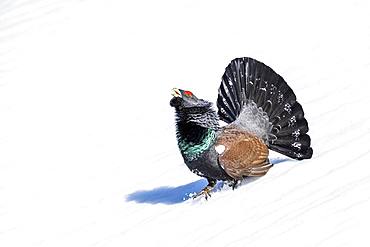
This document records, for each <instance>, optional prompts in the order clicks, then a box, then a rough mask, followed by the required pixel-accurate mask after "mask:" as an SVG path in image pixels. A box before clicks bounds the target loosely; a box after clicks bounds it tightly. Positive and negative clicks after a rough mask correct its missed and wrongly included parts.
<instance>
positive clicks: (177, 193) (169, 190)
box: [126, 158, 291, 204]
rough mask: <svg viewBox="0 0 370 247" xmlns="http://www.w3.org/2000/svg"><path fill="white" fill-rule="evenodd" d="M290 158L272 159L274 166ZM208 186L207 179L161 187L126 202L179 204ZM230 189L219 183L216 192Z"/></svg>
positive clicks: (129, 196) (132, 194) (140, 193)
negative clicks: (225, 188)
mask: <svg viewBox="0 0 370 247" xmlns="http://www.w3.org/2000/svg"><path fill="white" fill-rule="evenodd" d="M289 160H291V159H288V158H274V159H271V160H270V161H271V163H272V164H278V163H282V162H285V161H289ZM258 179H259V177H253V178H247V179H244V180H243V182H242V183H241V185H245V184H248V183H250V182H253V181H256V180H258ZM206 185H207V180H206V179H199V180H197V181H194V182H191V183H188V184H184V185H180V186H177V187H170V186H161V187H158V188H154V189H151V190H138V191H135V192H133V193H131V194H128V195H127V196H126V201H129V202H131V201H133V202H137V203H148V204H157V203H161V204H177V203H181V202H184V201H186V200H188V199H190V198H192V196H193V195H194V194H195V193H197V192H199V191H201V190H202V189H203V188H204V187H205V186H206ZM224 186H225V187H228V186H227V185H224V183H223V182H218V183H217V185H216V187H215V189H214V191H219V190H221V189H222V188H223V187H224Z"/></svg>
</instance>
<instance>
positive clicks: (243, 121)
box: [170, 57, 312, 199]
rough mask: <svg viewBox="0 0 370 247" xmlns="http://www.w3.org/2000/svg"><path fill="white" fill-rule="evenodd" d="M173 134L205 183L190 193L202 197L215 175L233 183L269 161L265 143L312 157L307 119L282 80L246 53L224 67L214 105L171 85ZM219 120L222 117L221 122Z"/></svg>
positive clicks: (258, 172) (262, 172)
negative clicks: (220, 123) (213, 106)
mask: <svg viewBox="0 0 370 247" xmlns="http://www.w3.org/2000/svg"><path fill="white" fill-rule="evenodd" d="M172 95H173V98H172V99H171V101H170V105H171V106H172V107H174V108H175V111H176V132H177V133H176V134H177V141H178V146H179V149H180V152H181V154H182V156H183V158H184V161H185V164H186V165H187V166H188V167H189V169H190V170H191V171H192V172H194V173H196V174H197V175H199V176H202V177H205V178H206V179H207V180H208V185H207V186H206V187H205V188H204V189H203V190H202V191H200V192H199V193H198V194H197V195H196V196H195V197H197V196H199V195H204V196H205V198H206V199H207V198H208V197H209V196H210V192H211V190H212V189H213V188H214V187H215V185H216V182H217V180H223V181H229V182H230V184H232V185H233V187H235V185H236V184H237V183H238V181H240V180H242V179H243V178H245V177H248V176H263V175H265V174H266V173H267V171H268V170H269V169H270V168H271V167H272V164H271V163H270V162H269V159H268V154H269V149H271V150H274V151H277V152H279V153H281V154H284V155H286V156H288V157H290V158H293V159H297V160H302V159H309V158H311V157H312V148H311V147H310V145H311V139H310V136H309V135H308V134H307V132H308V123H307V121H306V119H305V117H304V112H303V109H302V106H301V105H300V104H299V103H298V102H297V101H296V96H295V94H294V92H293V90H292V89H291V88H290V87H289V86H288V84H287V83H286V82H285V80H284V79H283V78H282V77H281V76H280V75H278V74H277V73H276V72H275V71H273V70H272V69H271V68H270V67H268V66H267V65H265V64H263V63H261V62H259V61H257V60H255V59H252V58H248V57H243V58H236V59H234V60H232V61H231V62H230V64H229V65H228V66H227V67H226V70H225V73H224V75H223V76H222V81H221V85H220V88H219V90H218V99H217V108H218V112H216V111H215V110H213V109H212V104H211V103H210V102H208V101H206V100H203V99H198V98H197V97H196V96H195V95H194V94H193V93H192V92H190V91H186V90H181V89H177V88H174V89H173V93H172ZM219 120H222V121H224V122H226V123H227V125H226V126H224V127H220V125H219Z"/></svg>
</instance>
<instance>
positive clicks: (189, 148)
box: [178, 129, 216, 161]
mask: <svg viewBox="0 0 370 247" xmlns="http://www.w3.org/2000/svg"><path fill="white" fill-rule="evenodd" d="M215 140H216V131H215V130H212V129H208V130H207V132H206V133H205V134H204V136H203V137H202V139H201V140H200V142H198V143H193V142H189V141H187V140H179V142H178V145H179V148H180V151H181V153H182V155H183V156H184V157H186V159H187V160H189V161H192V160H195V159H197V158H198V157H199V156H200V155H201V154H202V153H203V152H204V151H206V150H208V149H209V148H210V147H211V146H212V145H213V144H214V143H215Z"/></svg>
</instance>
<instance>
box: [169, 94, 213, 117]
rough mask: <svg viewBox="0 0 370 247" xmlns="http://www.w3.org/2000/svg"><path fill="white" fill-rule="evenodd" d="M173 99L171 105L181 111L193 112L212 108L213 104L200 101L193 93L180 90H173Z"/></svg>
mask: <svg viewBox="0 0 370 247" xmlns="http://www.w3.org/2000/svg"><path fill="white" fill-rule="evenodd" d="M172 96H173V98H172V99H171V101H170V105H171V106H172V107H175V109H176V110H180V111H191V110H196V109H201V108H210V107H211V103H210V102H208V101H205V100H203V99H198V98H197V97H196V96H195V95H194V94H193V93H192V92H190V91H187V90H182V89H178V88H174V89H172Z"/></svg>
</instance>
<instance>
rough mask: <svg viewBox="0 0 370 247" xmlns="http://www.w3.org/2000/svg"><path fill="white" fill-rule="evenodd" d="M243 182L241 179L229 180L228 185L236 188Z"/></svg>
mask: <svg viewBox="0 0 370 247" xmlns="http://www.w3.org/2000/svg"><path fill="white" fill-rule="evenodd" d="M240 184H241V180H231V181H228V182H227V185H228V186H229V187H231V188H233V190H235V189H236V188H237V187H238V186H239V185H240Z"/></svg>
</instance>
